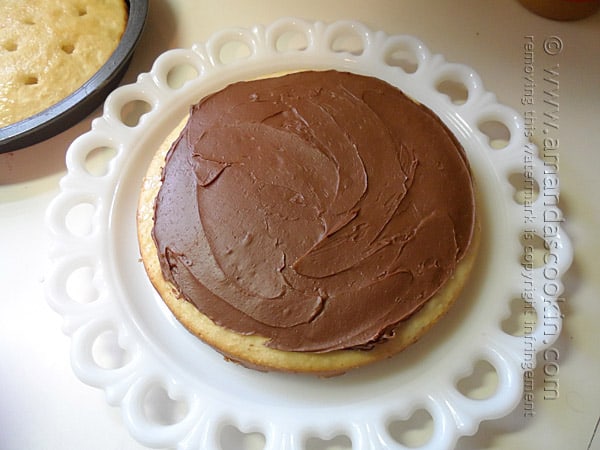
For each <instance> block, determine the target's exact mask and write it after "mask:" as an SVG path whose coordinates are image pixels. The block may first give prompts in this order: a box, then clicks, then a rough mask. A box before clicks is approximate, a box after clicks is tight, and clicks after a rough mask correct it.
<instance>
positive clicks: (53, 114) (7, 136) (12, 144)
mask: <svg viewBox="0 0 600 450" xmlns="http://www.w3.org/2000/svg"><path fill="white" fill-rule="evenodd" d="M127 3H128V4H129V16H128V19H127V25H126V28H125V31H124V33H123V36H122V37H121V40H120V41H119V44H118V45H117V48H116V49H115V51H114V52H113V54H112V55H111V56H110V58H109V59H108V60H107V61H106V63H104V65H103V66H102V67H100V69H98V71H97V72H96V73H95V74H94V75H93V76H92V77H91V78H90V79H89V80H87V81H86V82H85V83H84V84H83V85H82V86H81V87H80V88H78V89H77V90H76V91H75V92H73V93H72V94H70V95H69V96H67V97H65V98H64V99H62V100H61V101H59V102H58V103H55V104H54V105H52V106H50V107H49V108H47V109H45V110H43V111H41V112H39V113H37V114H35V115H33V116H30V117H28V118H26V119H23V120H21V121H20V122H16V123H13V124H10V125H7V126H5V127H2V128H0V153H6V152H11V151H14V150H18V149H21V148H24V147H28V146H30V145H33V144H36V143H38V142H41V141H43V140H46V139H48V138H50V137H52V136H55V135H57V134H58V133H61V132H62V131H64V130H66V129H67V128H70V127H71V126H73V125H75V124H76V123H77V122H79V121H80V120H82V119H83V118H84V117H86V116H87V115H88V114H90V113H91V112H92V111H93V110H94V109H96V107H97V106H98V105H100V104H101V103H102V102H103V101H104V100H105V99H106V97H107V95H108V94H109V93H110V92H111V91H112V90H114V89H115V88H116V87H117V85H118V84H119V81H121V79H122V78H123V75H125V71H126V70H127V67H128V66H129V63H130V61H131V57H132V56H133V52H134V50H135V47H136V46H137V43H138V41H139V38H140V36H141V34H142V30H143V29H144V24H145V22H146V17H147V14H148V0H127Z"/></svg>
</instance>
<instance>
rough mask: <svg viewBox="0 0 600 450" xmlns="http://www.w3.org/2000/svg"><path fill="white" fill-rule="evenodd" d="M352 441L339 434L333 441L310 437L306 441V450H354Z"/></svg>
mask: <svg viewBox="0 0 600 450" xmlns="http://www.w3.org/2000/svg"><path fill="white" fill-rule="evenodd" d="M353 448H354V447H353V446H352V440H351V439H350V438H349V437H348V436H346V435H345V434H338V435H337V436H335V437H333V438H331V439H321V438H318V437H310V438H308V439H307V440H306V444H305V446H304V450H352V449H353Z"/></svg>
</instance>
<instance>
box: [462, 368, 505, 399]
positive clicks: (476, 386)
mask: <svg viewBox="0 0 600 450" xmlns="http://www.w3.org/2000/svg"><path fill="white" fill-rule="evenodd" d="M456 388H457V389H458V392H460V393H461V394H462V395H464V396H465V397H467V398H470V399H472V400H485V399H488V398H490V397H492V396H493V395H494V394H495V393H496V390H497V388H498V373H497V372H496V369H495V368H494V366H493V365H492V364H490V363H489V362H488V361H486V360H483V359H482V360H479V361H477V362H476V363H475V365H474V366H473V369H472V371H471V373H470V374H469V375H467V376H465V377H463V378H461V379H460V380H459V381H458V382H457V383H456Z"/></svg>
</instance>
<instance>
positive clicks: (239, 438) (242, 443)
mask: <svg viewBox="0 0 600 450" xmlns="http://www.w3.org/2000/svg"><path fill="white" fill-rule="evenodd" d="M265 444H266V439H265V435H264V434H262V433H260V432H256V431H252V432H247V433H245V432H243V431H241V430H240V429H239V428H238V427H236V426H234V425H229V424H228V425H225V426H223V427H222V428H221V431H220V434H219V447H220V449H221V450H258V449H264V448H265Z"/></svg>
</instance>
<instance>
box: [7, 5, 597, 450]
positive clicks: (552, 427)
mask: <svg viewBox="0 0 600 450" xmlns="http://www.w3.org/2000/svg"><path fill="white" fill-rule="evenodd" d="M283 16H296V17H301V18H305V19H308V20H322V21H325V22H331V21H334V20H338V19H353V20H359V21H362V22H364V23H365V24H366V25H367V26H368V27H369V28H371V29H380V30H383V31H385V32H387V33H389V34H409V35H414V36H416V37H417V38H419V39H420V40H422V41H423V42H424V43H425V44H426V45H427V46H428V48H429V49H430V50H431V51H432V52H433V53H440V54H442V55H444V56H445V58H446V59H447V60H448V61H452V62H458V63H463V64H466V65H468V66H471V67H472V68H474V69H475V71H476V72H478V73H479V75H480V76H481V78H482V79H483V81H484V83H485V86H486V88H487V89H488V90H490V91H492V92H494V93H496V94H497V96H498V98H499V100H500V101H501V102H503V103H505V104H507V105H509V106H510V107H512V108H514V109H516V110H517V111H519V112H521V113H522V114H525V113H526V112H529V111H533V110H535V113H536V115H537V117H538V118H543V114H544V112H548V111H550V110H549V109H548V105H547V104H544V103H543V100H544V94H543V90H544V89H548V86H549V85H548V82H545V81H544V80H543V79H542V78H543V77H542V74H544V73H549V72H548V71H553V72H554V74H553V77H554V78H555V79H556V80H558V81H559V84H557V85H556V86H557V87H559V96H558V97H556V98H555V101H556V102H557V108H558V113H557V114H556V115H555V117H554V119H553V120H554V121H555V123H556V124H557V126H558V128H556V129H555V130H554V131H553V133H554V134H553V136H555V137H557V138H558V139H559V140H560V147H559V151H560V183H561V184H560V190H561V197H560V205H561V208H562V210H563V211H564V214H565V216H566V218H567V220H566V223H565V229H566V230H567V232H568V234H569V236H570V238H571V240H572V243H573V245H574V249H575V259H574V262H573V265H572V267H571V269H570V270H569V272H568V273H567V274H566V276H565V279H564V280H565V286H566V290H565V293H564V296H563V297H564V302H562V313H563V314H564V326H563V331H562V334H561V336H560V338H559V339H558V341H557V342H556V344H555V345H554V347H553V348H554V349H555V350H556V352H555V353H554V354H553V355H556V364H553V365H552V367H551V368H550V369H551V370H552V371H553V372H552V374H550V373H548V374H544V368H545V367H546V366H545V365H544V360H543V355H540V356H539V359H538V363H539V366H538V369H537V370H536V372H535V374H536V384H535V386H536V387H535V390H534V392H533V395H534V398H535V404H534V412H535V414H527V411H526V410H525V408H524V405H520V406H519V407H517V408H516V409H515V410H514V412H513V413H512V414H510V415H509V416H507V417H505V418H502V419H498V420H494V421H488V422H484V423H482V424H481V426H480V428H479V431H478V433H477V434H476V435H475V436H472V437H465V438H461V439H460V440H459V442H458V447H457V448H459V449H463V450H467V449H507V450H508V449H516V448H520V449H524V448H530V447H532V446H533V445H535V446H536V447H540V448H545V449H548V450H562V449H565V448H569V449H576V450H577V449H582V450H583V449H596V450H597V449H600V431H598V433H597V435H596V437H595V438H593V436H594V434H595V433H596V427H598V420H599V418H600V385H599V384H598V378H597V374H598V373H600V346H598V345H597V341H596V339H597V330H598V325H597V322H598V320H600V264H597V261H596V259H597V257H598V254H599V253H600V233H598V227H599V226H600V203H599V202H598V199H597V192H598V191H600V181H599V180H600V177H599V176H598V171H599V170H600V151H599V149H598V143H600V126H598V117H600V58H599V56H600V15H599V14H596V15H595V16H593V17H590V18H588V19H585V20H582V21H578V22H568V23H567V22H555V21H550V20H546V19H543V18H540V17H537V16H534V15H533V14H531V13H529V12H528V11H526V10H525V9H523V8H522V7H521V6H520V5H519V4H518V3H517V2H516V1H506V2H491V1H486V2H483V1H478V2H476V1H469V0H455V1H453V2H447V1H445V0H432V1H430V2H422V1H418V0H403V1H397V0H372V1H369V2H365V1H345V0H339V1H337V0H305V1H302V2H299V1H296V2H294V1H284V0H281V1H277V2H266V1H265V2H247V1H233V0H224V1H220V2H198V1H194V0H169V1H158V0H152V1H151V2H150V10H149V18H148V22H147V26H146V28H145V31H144V34H143V36H142V39H141V41H140V44H139V47H138V50H137V52H136V54H135V55H134V58H133V61H132V64H131V66H130V68H129V70H128V72H127V74H126V76H125V79H124V80H123V82H122V83H123V84H125V83H131V82H133V81H135V79H136V77H137V74H139V73H141V72H145V71H147V70H149V69H150V67H151V64H152V62H153V61H154V59H155V58H156V57H157V56H158V55H159V54H161V53H162V52H164V51H165V50H168V49H171V48H177V47H189V46H191V45H192V44H193V43H194V42H202V41H204V40H206V39H207V38H208V37H209V36H210V35H211V34H213V33H214V32H216V31H218V30H219V29H222V28H227V27H232V26H242V27H250V26H252V25H254V24H268V23H270V22H272V21H274V20H276V19H277V18H279V17H283ZM527 43H533V49H530V50H531V51H532V52H533V53H531V52H530V53H529V55H527V54H526V52H527ZM544 45H546V46H547V47H546V49H545V48H544ZM557 45H562V48H561V49H560V51H558V47H557ZM553 53H554V54H553ZM532 55H533V59H532V58H531V57H532ZM527 65H532V66H533V68H534V70H535V73H536V76H537V77H538V78H537V79H536V84H537V86H536V88H535V91H534V93H533V98H532V100H533V101H534V104H533V105H527V104H525V105H523V104H522V102H521V99H522V97H523V95H524V92H525V86H526V83H527V81H526V78H525V76H526V72H527V70H531V69H530V68H529V69H528V68H526V66H527ZM545 71H546V72H545ZM100 114H101V109H100V108H99V109H98V110H96V111H95V112H94V113H93V114H92V116H91V117H88V118H85V119H83V120H82V121H81V123H79V124H77V125H76V126H74V127H73V128H71V129H69V130H67V131H65V132H64V133H62V134H60V135H58V136H56V137H54V138H52V139H50V140H48V141H46V142H42V143H40V144H37V145H34V146H32V147H30V148H26V149H22V150H19V151H16V152H13V153H7V154H2V155H0V249H1V256H0V286H1V287H2V289H1V292H2V295H1V296H0V330H1V331H0V335H1V339H0V361H1V362H0V447H1V448H2V449H6V450H17V449H19V450H21V449H32V450H36V449H44V450H54V449H57V450H58V449H61V450H62V449H87V450H94V449H102V450H108V449H120V450H133V449H142V448H145V447H143V446H142V445H141V444H139V443H138V442H136V441H135V440H134V439H133V438H132V437H131V436H130V435H129V433H128V431H127V429H126V427H125V426H124V424H123V422H122V420H121V416H120V411H119V409H118V408H115V407H111V406H109V405H108V404H107V403H106V401H105V398H104V395H103V393H102V391H100V390H98V389H95V388H93V387H90V386H87V385H85V384H83V383H82V382H81V381H79V380H78V379H77V378H76V377H75V375H74V374H73V372H72V369H71V366H70V360H69V352H70V346H69V339H68V338H67V337H66V336H65V335H64V334H62V332H61V318H60V316H59V315H58V314H56V313H55V312H54V311H52V310H51V309H50V307H49V306H48V304H47V303H46V301H45V296H44V277H45V273H46V271H47V264H48V263H47V259H46V258H47V251H48V248H49V245H50V242H49V237H48V233H47V231H46V229H45V226H44V214H45V210H46V207H47V205H48V203H49V202H50V201H51V199H52V198H53V197H54V196H55V195H56V194H57V192H58V182H59V180H60V178H61V177H62V176H63V175H64V173H65V170H66V169H65V165H64V157H65V151H66V149H67V147H68V146H69V144H70V142H71V141H72V140H73V139H74V138H75V137H77V136H78V135H80V134H82V133H84V132H86V131H87V130H88V129H89V127H90V122H91V119H92V118H93V117H97V116H99V115H100ZM544 128H545V126H544V125H543V120H541V119H540V120H539V121H538V122H537V126H536V129H535V130H534V138H533V139H534V141H536V142H538V143H540V142H542V141H541V139H543V137H544ZM550 369H548V370H550ZM549 376H552V381H553V383H555V382H558V384H553V386H556V387H557V393H558V395H557V396H546V397H552V399H550V398H545V395H544V386H545V383H544V381H545V378H548V377H549ZM343 443H344V441H343V440H337V441H334V442H333V444H337V447H330V448H347V447H344V446H343ZM535 443H539V444H535ZM247 444H248V447H249V448H254V447H256V443H253V442H252V439H249V440H248V442H247ZM259 447H260V446H259ZM317 447H318V446H317ZM317 447H316V448H317ZM318 448H325V447H323V446H321V447H318Z"/></svg>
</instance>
